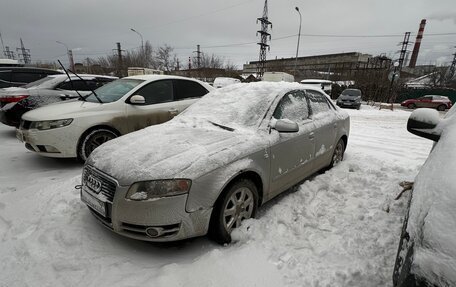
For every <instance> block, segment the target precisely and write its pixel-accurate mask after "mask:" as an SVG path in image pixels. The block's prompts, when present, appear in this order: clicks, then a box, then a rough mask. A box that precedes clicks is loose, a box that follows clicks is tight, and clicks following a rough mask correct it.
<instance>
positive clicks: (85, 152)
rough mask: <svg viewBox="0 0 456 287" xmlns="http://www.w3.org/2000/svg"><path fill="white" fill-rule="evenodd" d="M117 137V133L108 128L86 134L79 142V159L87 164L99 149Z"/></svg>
mask: <svg viewBox="0 0 456 287" xmlns="http://www.w3.org/2000/svg"><path fill="white" fill-rule="evenodd" d="M116 137H117V134H116V133H115V132H113V131H112V130H109V129H106V128H97V129H94V130H91V131H90V132H88V133H86V134H84V135H83V136H82V137H81V140H80V141H79V146H78V152H77V154H78V159H79V160H80V161H82V162H85V161H86V160H87V158H88V157H89V155H90V154H91V153H92V152H93V151H94V150H95V149H96V148H97V147H99V146H100V145H102V144H104V143H105V142H107V141H109V140H112V139H114V138H116Z"/></svg>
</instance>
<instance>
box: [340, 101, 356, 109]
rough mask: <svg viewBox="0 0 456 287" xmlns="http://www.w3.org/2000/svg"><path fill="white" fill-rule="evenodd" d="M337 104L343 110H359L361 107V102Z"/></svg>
mask: <svg viewBox="0 0 456 287" xmlns="http://www.w3.org/2000/svg"><path fill="white" fill-rule="evenodd" d="M336 104H337V106H339V107H341V108H357V107H360V106H361V103H360V102H336Z"/></svg>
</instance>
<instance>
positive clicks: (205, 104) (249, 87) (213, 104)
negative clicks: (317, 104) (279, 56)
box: [178, 82, 300, 130]
mask: <svg viewBox="0 0 456 287" xmlns="http://www.w3.org/2000/svg"><path fill="white" fill-rule="evenodd" d="M287 84H289V83H287ZM287 87H288V86H287V85H284V84H283V83H273V82H259V83H250V84H233V85H230V86H227V87H225V88H221V89H218V90H215V91H212V92H210V93H209V94H207V95H206V96H204V97H203V98H201V100H199V101H198V102H196V103H195V104H193V105H191V106H190V107H189V108H188V109H186V110H185V111H184V112H183V113H182V114H181V115H180V116H178V118H179V119H181V120H186V119H189V120H190V122H194V121H195V120H196V121H198V120H205V121H209V122H210V123H212V124H215V125H219V126H224V127H228V128H232V129H236V130H237V129H243V128H257V127H258V125H259V124H260V123H261V121H262V120H263V118H264V116H265V114H266V112H267V111H268V109H269V107H270V106H271V103H272V102H273V101H274V99H275V98H276V97H277V96H278V95H279V94H280V92H281V91H282V90H283V89H284V88H287ZM295 87H297V88H298V87H300V84H296V86H295Z"/></svg>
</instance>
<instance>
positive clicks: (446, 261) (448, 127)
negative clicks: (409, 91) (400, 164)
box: [393, 107, 456, 287]
mask: <svg viewBox="0 0 456 287" xmlns="http://www.w3.org/2000/svg"><path fill="white" fill-rule="evenodd" d="M407 129H408V130H409V131H410V132H411V133H413V134H415V135H418V136H421V137H424V138H428V139H430V140H433V141H434V142H435V143H434V147H433V149H432V151H431V153H430V154H429V157H428V159H427V160H426V162H425V163H424V165H423V166H422V168H421V170H420V171H419V173H418V175H417V176H416V178H415V182H414V184H413V190H412V193H411V197H410V200H409V204H408V209H407V212H406V216H405V218H404V224H403V228H402V233H401V237H400V242H399V248H398V252H397V256H396V263H395V266H394V273H393V282H394V286H396V287H411V286H456V209H455V206H456V186H455V184H454V179H453V176H454V174H455V173H456V149H455V148H454V143H455V142H456V108H454V107H453V108H452V109H451V110H450V111H448V113H447V114H446V115H445V118H444V119H441V118H440V116H439V113H438V112H437V111H435V110H432V109H418V110H416V111H414V112H413V113H412V114H411V115H410V118H409V120H408V124H407Z"/></svg>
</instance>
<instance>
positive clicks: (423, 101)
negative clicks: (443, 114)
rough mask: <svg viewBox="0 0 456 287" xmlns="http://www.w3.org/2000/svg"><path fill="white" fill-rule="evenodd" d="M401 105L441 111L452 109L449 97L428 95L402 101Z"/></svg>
mask: <svg viewBox="0 0 456 287" xmlns="http://www.w3.org/2000/svg"><path fill="white" fill-rule="evenodd" d="M401 106H403V107H407V108H409V109H415V108H434V109H437V110H439V111H444V110H446V109H450V108H451V106H452V103H451V101H450V99H448V97H445V96H434V95H428V96H424V97H421V98H417V99H408V100H405V101H403V102H402V103H401Z"/></svg>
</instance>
